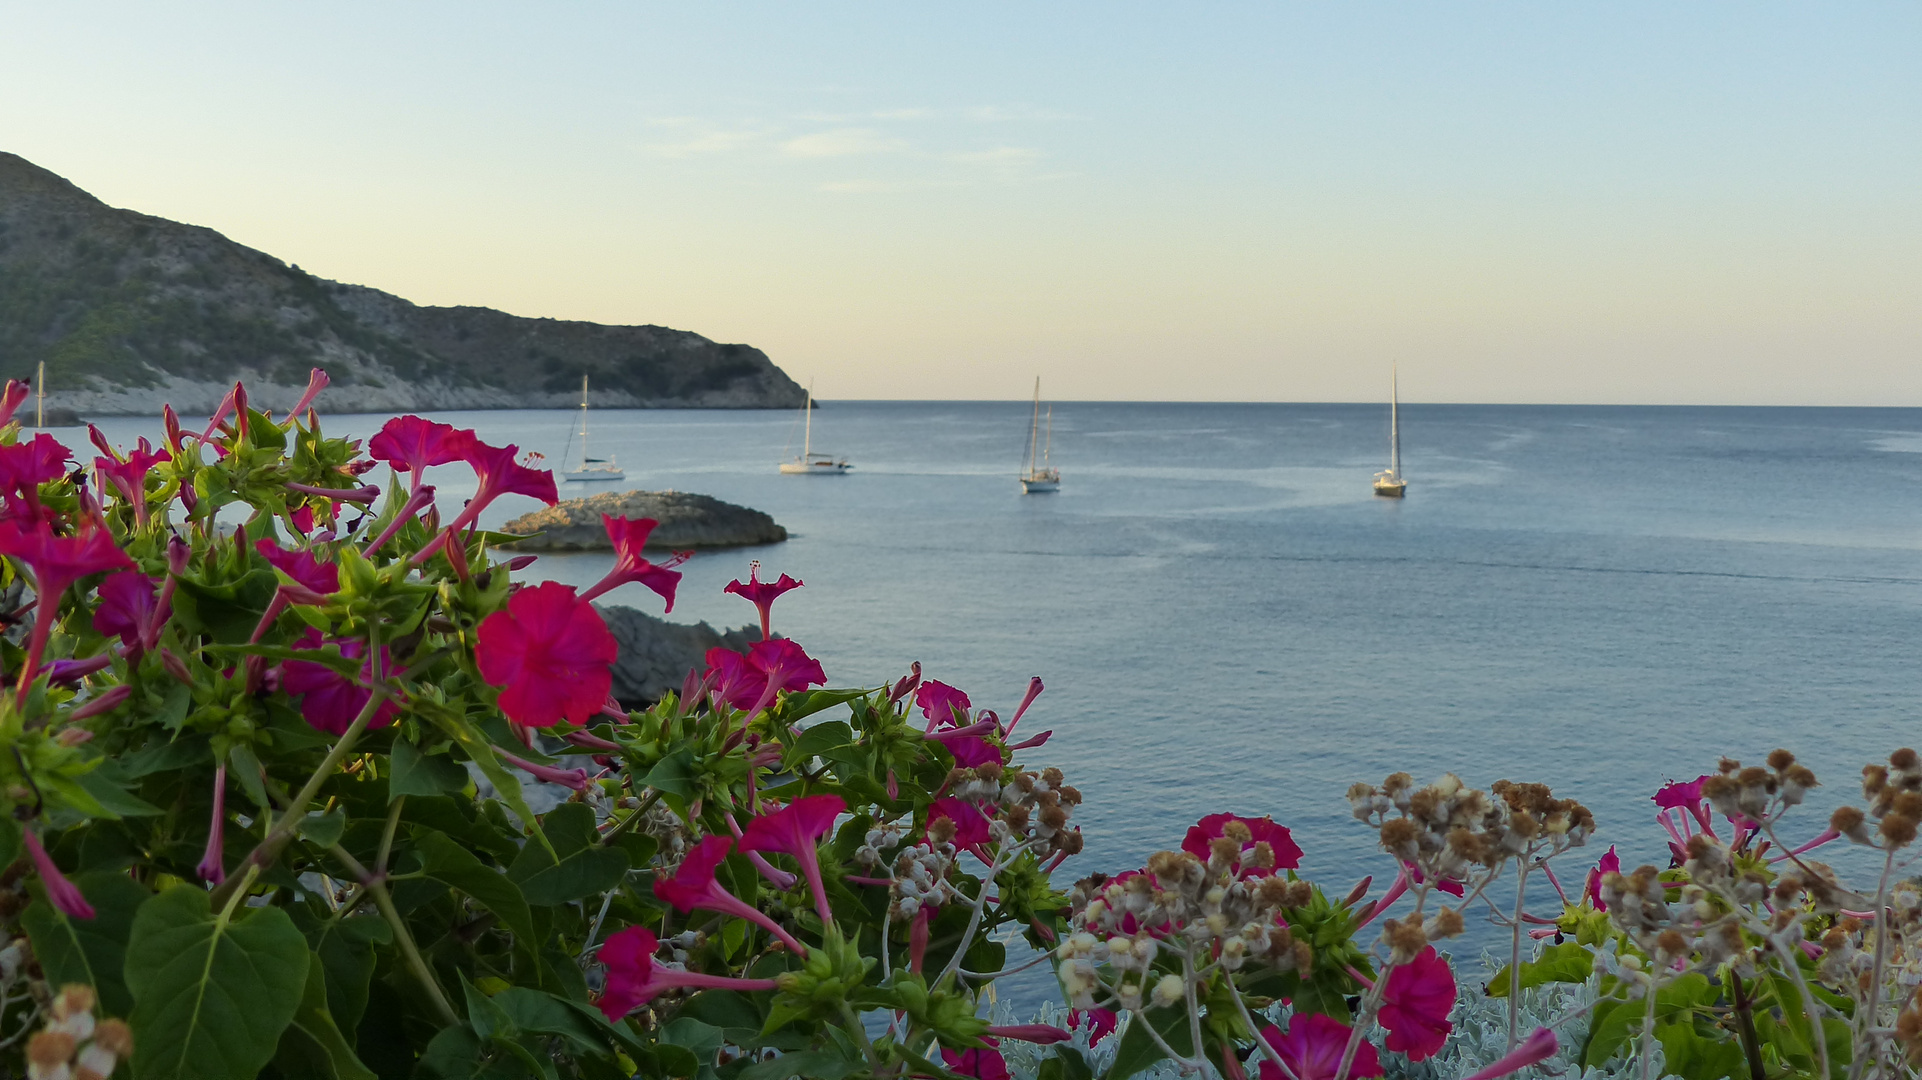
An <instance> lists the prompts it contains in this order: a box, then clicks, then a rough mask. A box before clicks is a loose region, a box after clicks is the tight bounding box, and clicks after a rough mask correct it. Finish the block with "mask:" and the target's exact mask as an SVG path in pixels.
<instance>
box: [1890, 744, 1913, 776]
mask: <svg viewBox="0 0 1922 1080" xmlns="http://www.w3.org/2000/svg"><path fill="white" fill-rule="evenodd" d="M1889 764H1890V765H1892V766H1894V767H1895V768H1898V769H1901V770H1902V771H1903V772H1908V771H1909V770H1910V769H1913V768H1915V767H1916V765H1917V764H1918V760H1917V758H1916V753H1915V751H1913V750H1911V749H1909V748H1908V747H1906V746H1905V747H1903V748H1902V749H1900V750H1897V751H1896V752H1895V753H1893V754H1890V755H1889Z"/></svg>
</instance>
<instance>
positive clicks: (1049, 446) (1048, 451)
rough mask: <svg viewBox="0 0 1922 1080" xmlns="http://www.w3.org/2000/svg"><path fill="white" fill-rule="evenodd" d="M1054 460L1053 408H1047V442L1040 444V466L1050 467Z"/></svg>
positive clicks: (1051, 406)
mask: <svg viewBox="0 0 1922 1080" xmlns="http://www.w3.org/2000/svg"><path fill="white" fill-rule="evenodd" d="M1053 460H1054V406H1053V405H1050V406H1048V441H1047V442H1046V443H1043V444H1042V450H1041V464H1042V465H1044V466H1052V464H1053Z"/></svg>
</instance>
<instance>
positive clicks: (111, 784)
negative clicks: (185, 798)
mask: <svg viewBox="0 0 1922 1080" xmlns="http://www.w3.org/2000/svg"><path fill="white" fill-rule="evenodd" d="M79 780H80V786H81V787H83V788H86V789H87V794H89V795H91V796H93V799H94V801H95V802H97V803H99V804H100V805H101V806H102V807H103V808H105V809H106V811H107V813H108V814H110V815H112V816H113V817H117V818H129V817H153V816H155V815H156V814H160V813H163V811H162V810H161V809H160V808H159V807H158V806H155V805H154V804H152V803H150V802H148V801H147V800H145V799H143V798H141V797H140V796H138V795H135V794H134V793H132V792H130V791H128V790H127V789H126V788H125V787H124V786H123V784H124V783H125V782H124V781H122V780H120V779H117V778H116V777H115V776H113V775H112V774H111V773H109V772H108V771H107V770H106V769H105V768H99V769H95V770H93V771H92V772H87V773H82V774H81V775H80V777H79Z"/></svg>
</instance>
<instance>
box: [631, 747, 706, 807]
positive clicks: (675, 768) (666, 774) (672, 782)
mask: <svg viewBox="0 0 1922 1080" xmlns="http://www.w3.org/2000/svg"><path fill="white" fill-rule="evenodd" d="M694 778H695V774H694V751H692V750H689V749H687V748H685V747H683V748H682V749H679V750H676V751H674V752H673V753H671V754H669V755H667V756H666V757H664V758H662V759H661V760H659V761H657V762H655V763H654V767H653V768H651V769H649V770H647V775H646V776H643V777H641V783H642V784H643V785H644V786H646V787H651V788H656V789H658V790H661V791H665V792H667V793H668V794H669V795H675V796H678V797H680V798H682V799H691V798H693V797H694Z"/></svg>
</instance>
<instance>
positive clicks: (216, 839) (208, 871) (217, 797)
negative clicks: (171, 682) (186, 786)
mask: <svg viewBox="0 0 1922 1080" xmlns="http://www.w3.org/2000/svg"><path fill="white" fill-rule="evenodd" d="M343 730H345V729H343ZM226 831H227V766H226V764H225V763H222V764H221V766H220V767H219V768H217V769H215V770H214V816H213V821H212V822H211V823H210V824H209V825H208V826H207V849H206V850H205V851H203V852H201V854H200V865H199V866H196V867H194V872H195V873H197V874H199V875H200V880H202V881H211V882H213V883H214V884H215V885H218V884H220V883H221V882H223V881H226V880H227V862H226V844H225V836H226Z"/></svg>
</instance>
